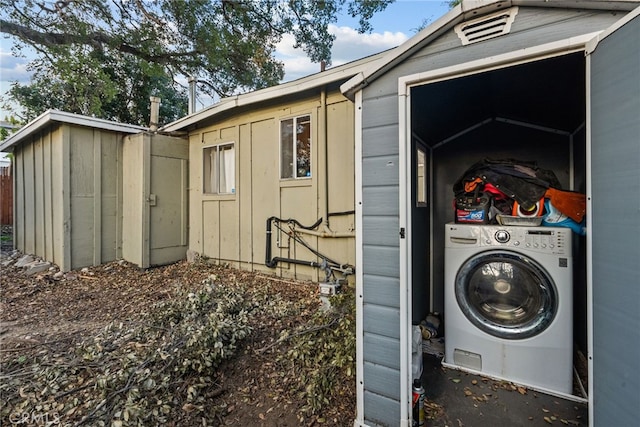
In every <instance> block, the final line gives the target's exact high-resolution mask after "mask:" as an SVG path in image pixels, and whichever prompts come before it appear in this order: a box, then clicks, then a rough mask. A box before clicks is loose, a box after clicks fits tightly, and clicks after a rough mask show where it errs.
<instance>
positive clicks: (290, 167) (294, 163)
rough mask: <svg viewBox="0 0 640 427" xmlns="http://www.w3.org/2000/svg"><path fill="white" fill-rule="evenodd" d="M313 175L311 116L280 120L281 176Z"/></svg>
mask: <svg viewBox="0 0 640 427" xmlns="http://www.w3.org/2000/svg"><path fill="white" fill-rule="evenodd" d="M310 177H311V116H301V117H295V118H293V119H288V120H283V121H282V122H280V178H282V179H291V178H293V179H296V178H310Z"/></svg>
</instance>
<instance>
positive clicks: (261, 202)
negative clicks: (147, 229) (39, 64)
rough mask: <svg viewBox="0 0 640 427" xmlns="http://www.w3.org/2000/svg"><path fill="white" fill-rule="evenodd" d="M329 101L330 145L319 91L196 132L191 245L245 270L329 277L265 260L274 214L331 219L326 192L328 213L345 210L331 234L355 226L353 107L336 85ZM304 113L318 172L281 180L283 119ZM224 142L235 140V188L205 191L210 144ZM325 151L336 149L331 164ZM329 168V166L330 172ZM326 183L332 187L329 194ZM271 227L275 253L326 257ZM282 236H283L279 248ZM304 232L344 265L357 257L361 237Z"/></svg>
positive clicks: (334, 220) (304, 221) (299, 218)
mask: <svg viewBox="0 0 640 427" xmlns="http://www.w3.org/2000/svg"><path fill="white" fill-rule="evenodd" d="M326 99H327V104H326V109H327V110H326V112H327V118H328V120H330V121H331V126H329V127H327V128H326V131H327V138H326V142H327V146H326V148H325V145H324V141H325V138H324V129H325V126H324V121H323V120H322V117H323V114H324V113H323V109H322V108H323V107H322V103H321V102H320V94H319V93H316V94H313V95H309V96H307V97H306V98H302V99H295V100H292V99H287V100H285V101H283V102H282V103H281V104H273V105H269V106H267V105H263V106H255V108H252V109H250V110H247V111H241V112H239V113H238V114H237V115H233V114H229V115H226V116H224V118H222V119H221V120H220V121H219V122H215V123H210V124H208V125H207V127H206V128H203V129H199V130H197V131H196V132H194V133H192V134H191V135H190V140H189V141H190V142H189V147H190V148H189V149H190V174H189V178H190V187H189V196H190V210H189V219H190V221H189V222H190V229H191V231H190V240H189V248H190V249H191V250H194V251H196V252H199V253H200V254H202V255H204V256H206V257H210V258H212V259H213V260H215V261H221V262H232V263H235V264H234V265H237V266H238V267H240V268H246V269H253V270H258V271H265V272H268V273H275V274H278V275H280V276H286V277H292V278H298V279H303V280H307V279H312V280H321V279H322V280H323V279H324V274H323V273H322V272H321V271H320V270H319V269H317V268H314V267H309V266H305V265H295V264H288V263H279V264H278V266H277V268H275V269H273V268H268V267H266V266H265V260H266V222H267V218H270V217H277V218H284V219H288V218H293V219H295V220H297V221H299V222H300V223H302V224H303V225H310V224H313V223H315V222H316V221H317V220H318V218H320V217H323V219H324V220H326V218H324V217H325V213H324V211H325V210H326V203H327V198H328V205H329V206H328V209H329V212H330V213H332V212H335V213H339V215H337V216H331V217H330V221H329V227H330V228H329V229H324V231H326V232H327V233H328V234H329V233H331V232H338V233H348V232H353V231H354V230H353V229H354V225H355V214H354V211H355V200H354V199H355V188H354V176H355V175H354V174H355V169H354V165H353V159H354V152H353V144H354V140H353V135H354V117H353V114H354V106H353V104H352V103H351V102H350V101H348V100H347V99H346V98H345V97H343V96H342V95H341V94H340V93H338V92H337V91H335V92H332V93H330V94H329V95H328V96H327V98H326ZM299 115H311V120H312V152H311V161H312V177H311V178H310V179H298V180H281V179H280V121H281V120H284V119H290V118H292V117H296V116H299ZM214 120H215V119H214ZM225 142H234V143H235V149H236V152H235V154H236V193H235V194H234V195H213V194H211V195H209V194H202V179H203V177H202V173H203V147H206V146H212V145H217V144H221V143H225ZM325 149H326V150H328V153H329V154H328V156H329V162H328V163H329V164H328V165H326V164H325V161H324V156H325ZM325 167H328V175H327V176H325ZM326 182H328V186H329V190H328V192H327V196H326V197H325V192H324V186H325V185H326V184H325V183H326ZM214 204H215V208H214ZM284 225H285V227H287V226H286V224H284ZM325 226H326V224H322V225H321V226H320V227H319V228H318V230H317V231H323V228H322V227H325ZM272 231H273V234H272V239H271V240H272V241H271V248H270V249H271V257H276V256H280V257H288V258H296V259H299V260H302V261H318V260H319V257H318V256H317V255H315V254H313V253H312V252H310V251H309V250H308V249H306V248H304V246H303V245H301V244H299V243H296V242H294V241H293V240H291V241H288V240H289V239H288V238H287V237H286V236H284V235H282V234H281V233H279V232H278V230H277V229H275V228H273V227H272ZM278 235H280V236H281V237H282V239H281V242H280V245H279V246H278V244H277V236H278ZM283 236H284V237H283ZM302 237H303V239H304V240H305V241H306V242H307V243H308V244H310V245H311V246H312V247H313V248H314V249H316V250H318V251H319V252H320V253H321V254H324V255H326V256H327V257H329V258H332V259H334V260H336V261H337V262H339V263H350V264H354V263H355V237H340V238H329V237H326V238H325V237H318V236H313V235H309V234H307V235H304V234H302ZM289 243H290V246H289Z"/></svg>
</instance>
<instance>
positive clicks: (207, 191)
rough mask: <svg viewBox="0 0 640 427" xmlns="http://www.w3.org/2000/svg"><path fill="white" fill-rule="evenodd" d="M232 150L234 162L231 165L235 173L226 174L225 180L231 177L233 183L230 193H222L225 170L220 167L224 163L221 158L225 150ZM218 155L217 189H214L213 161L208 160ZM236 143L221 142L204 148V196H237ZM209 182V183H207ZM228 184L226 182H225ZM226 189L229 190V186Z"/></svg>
mask: <svg viewBox="0 0 640 427" xmlns="http://www.w3.org/2000/svg"><path fill="white" fill-rule="evenodd" d="M228 148H231V149H232V150H233V161H232V162H231V165H233V173H232V174H231V175H227V174H225V177H224V178H225V180H226V178H229V177H231V178H232V179H233V182H232V183H231V189H230V191H224V192H223V191H220V190H221V188H220V187H221V183H222V182H223V180H222V179H221V175H220V174H221V173H223V172H222V171H223V168H221V167H220V162H221V161H222V158H223V156H220V153H221V152H224V149H228ZM213 152H215V153H217V154H218V155H217V156H216V162H217V163H216V164H215V171H216V174H217V176H216V184H215V187H216V188H215V189H214V188H212V187H214V185H212V184H211V175H212V173H213V171H212V167H211V163H210V162H211V160H208V158H209V159H210V157H211V153H213ZM236 157H237V156H236V143H235V141H227V142H220V143H217V144H210V145H207V146H204V147H202V194H203V195H208V196H235V195H236V193H237V189H236V160H237V159H236ZM207 162H209V163H208V164H209V166H208V167H207ZM207 181H209V182H208V183H207ZM225 182H226V181H225ZM225 187H227V188H228V185H225Z"/></svg>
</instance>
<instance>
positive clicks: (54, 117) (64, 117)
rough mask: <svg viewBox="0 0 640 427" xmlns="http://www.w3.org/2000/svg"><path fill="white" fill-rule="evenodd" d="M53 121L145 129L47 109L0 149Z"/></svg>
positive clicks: (124, 130)
mask: <svg viewBox="0 0 640 427" xmlns="http://www.w3.org/2000/svg"><path fill="white" fill-rule="evenodd" d="M53 122H58V123H67V124H73V125H77V126H86V127H92V128H97V129H102V130H110V131H113V132H121V133H129V134H131V133H139V132H143V131H145V130H147V128H145V127H143V126H137V125H131V124H126V123H119V122H113V121H110V120H105V119H98V118H96V117H90V116H83V115H81V114H75V113H67V112H65V111H60V110H47V111H45V112H44V113H42V114H40V115H39V116H38V117H36V118H35V119H33V120H32V121H30V122H29V123H27V124H26V125H24V126H23V127H21V128H20V129H19V130H18V131H17V132H16V133H14V134H12V135H11V136H10V137H9V138H7V139H5V140H4V141H2V142H1V143H0V151H5V150H7V149H9V148H11V147H13V146H14V145H18V144H20V143H21V142H22V141H23V140H24V139H25V138H27V137H29V136H31V135H33V134H34V133H37V132H39V131H40V130H42V129H43V128H45V127H46V126H48V125H49V124H51V123H53Z"/></svg>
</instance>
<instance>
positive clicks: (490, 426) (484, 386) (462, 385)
mask: <svg viewBox="0 0 640 427" xmlns="http://www.w3.org/2000/svg"><path fill="white" fill-rule="evenodd" d="M423 361H424V362H423V373H422V384H423V387H424V389H425V395H426V401H427V402H433V403H437V404H438V405H439V406H441V407H442V408H443V411H441V412H440V413H439V414H438V415H437V417H436V418H435V419H428V420H427V423H426V426H427V427H445V426H448V427H502V426H509V427H519V426H526V427H537V426H545V427H548V426H550V425H551V426H553V425H557V426H564V425H568V426H580V427H582V426H588V425H589V422H588V408H587V405H586V404H585V403H581V402H575V401H572V400H566V399H562V398H559V397H556V396H551V395H547V394H545V393H541V392H538V391H534V390H531V389H525V388H523V387H520V388H518V387H516V386H515V385H513V384H511V383H508V382H504V381H498V380H493V379H490V378H485V377H481V376H477V375H473V374H470V373H466V372H463V371H458V370H456V369H449V368H445V367H443V366H442V365H441V364H440V359H438V358H436V357H435V356H432V355H429V354H425V355H424V357H423Z"/></svg>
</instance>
